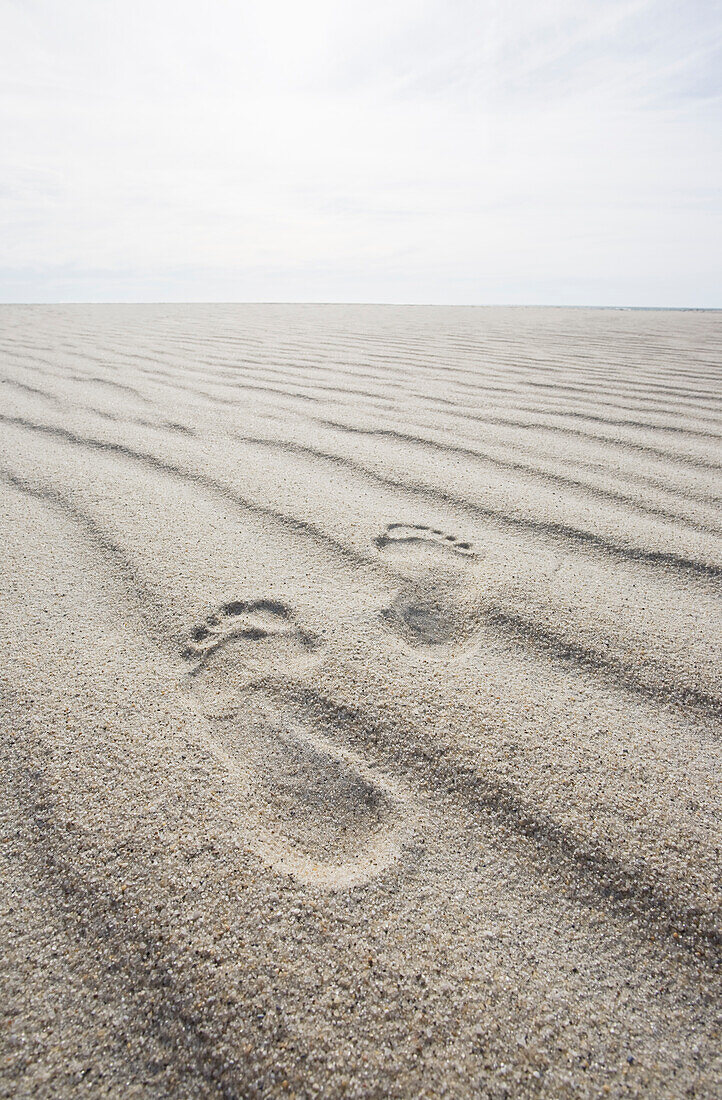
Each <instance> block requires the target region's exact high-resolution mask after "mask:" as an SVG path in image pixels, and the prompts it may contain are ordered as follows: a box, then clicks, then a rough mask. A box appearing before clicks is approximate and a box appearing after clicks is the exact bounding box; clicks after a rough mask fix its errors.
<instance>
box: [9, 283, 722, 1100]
mask: <svg viewBox="0 0 722 1100" xmlns="http://www.w3.org/2000/svg"><path fill="white" fill-rule="evenodd" d="M721 350H722V315H720V314H715V313H701V312H700V313H696V312H641V311H592V310H545V309H481V308H478V309H477V308H446V307H444V308H442V307H371V306H369V307H361V306H348V307H342V306H270V305H269V306H231V305H228V306H223V305H219V306H182V305H177V306H137V307H136V306H115V307H111V306H63V307H40V306H36V307H31V306H28V307H19V306H12V307H10V306H6V307H1V308H0V392H1V393H2V406H1V408H0V436H1V438H2V459H1V460H0V502H1V505H2V528H1V530H2V544H1V545H2V562H3V568H2V571H1V576H0V586H1V593H0V643H1V644H2V660H1V661H0V677H1V678H2V708H3V714H2V776H3V798H2V801H1V804H0V833H1V838H2V843H0V866H1V867H2V876H3V877H2V898H1V905H0V922H1V923H0V934H1V935H2V944H3V953H2V954H3V959H2V971H3V973H2V988H3V995H2V998H1V1003H0V1014H1V1016H2V1019H1V1021H0V1024H1V1026H2V1069H1V1070H0V1081H1V1085H0V1088H1V1089H2V1095H3V1096H8V1097H9V1096H12V1097H25V1096H28V1097H29V1096H32V1097H65V1096H99V1097H100V1096H111V1097H123V1098H126V1097H179V1098H192V1097H211V1096H213V1097H215V1096H222V1097H256V1096H257V1097H267V1096H294V1095H295V1096H298V1097H321V1096H323V1097H337V1096H348V1097H442V1096H447V1097H479V1096H484V1097H487V1096H488V1097H499V1098H501V1097H508V1098H516V1097H537V1096H538V1097H549V1098H554V1100H557V1098H567V1097H568V1098H570V1100H571V1098H575V1100H576V1098H579V1097H601V1096H612V1097H637V1096H639V1097H641V1096H644V1097H652V1096H653V1097H655V1098H656V1097H713V1096H718V1095H720V1090H721V1089H722V1065H721V1063H720V1049H721V1046H722V1043H721V1031H722V1001H721V999H720V986H721V984H722V983H721V976H722V975H721V971H720V956H721V947H722V921H721V920H720V900H721V895H722V876H721V871H722V855H721V849H722V830H721V828H720V813H719V810H720V784H719V760H720V733H721V723H720V718H721V716H722V690H721V688H720V668H721V667H722V660H721V657H722V654H721V652H720V651H721V649H722V630H721V629H720V590H721V589H722V514H721V513H720V509H719V503H720V501H719V490H720V466H721V465H722V449H721V448H720V438H721V436H722V389H721V387H720V352H721Z"/></svg>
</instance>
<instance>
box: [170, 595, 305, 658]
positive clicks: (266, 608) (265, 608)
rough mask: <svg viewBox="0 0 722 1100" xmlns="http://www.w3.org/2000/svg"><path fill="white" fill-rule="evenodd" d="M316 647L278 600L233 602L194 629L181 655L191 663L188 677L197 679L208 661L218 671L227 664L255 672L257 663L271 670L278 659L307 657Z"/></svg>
mask: <svg viewBox="0 0 722 1100" xmlns="http://www.w3.org/2000/svg"><path fill="white" fill-rule="evenodd" d="M317 646H318V641H317V639H316V638H315V637H314V636H313V635H312V634H310V633H309V632H308V631H306V630H304V629H303V628H302V627H300V626H299V625H298V624H297V623H296V621H295V618H294V616H293V613H292V612H291V610H290V608H288V607H287V606H286V605H285V604H283V603H281V602H280V601H279V600H233V601H231V602H230V603H226V604H223V606H222V607H220V608H219V609H218V610H217V611H215V612H213V613H212V614H210V615H208V617H207V618H206V619H205V620H204V622H202V623H199V624H198V625H196V626H194V627H193V629H192V630H191V633H190V640H189V642H188V644H187V645H186V647H185V649H184V650H183V653H182V655H183V657H184V658H185V659H186V660H187V661H190V662H192V664H193V667H192V669H191V675H192V676H198V675H199V674H201V673H203V672H204V671H205V670H206V669H208V668H209V667H210V664H209V663H210V660H211V658H214V660H213V665H214V668H215V669H216V671H218V672H220V670H221V666H222V665H225V664H228V663H230V664H233V665H235V666H236V667H237V668H238V666H239V665H240V666H241V667H252V668H254V669H255V668H257V666H258V664H259V663H262V664H264V665H266V666H267V667H270V666H272V665H273V664H274V663H277V662H278V661H279V659H280V660H283V661H288V660H289V659H291V660H293V659H296V658H300V657H307V656H308V655H310V654H311V653H313V651H314V650H315V649H316V648H317ZM221 653H223V656H224V660H220V657H221Z"/></svg>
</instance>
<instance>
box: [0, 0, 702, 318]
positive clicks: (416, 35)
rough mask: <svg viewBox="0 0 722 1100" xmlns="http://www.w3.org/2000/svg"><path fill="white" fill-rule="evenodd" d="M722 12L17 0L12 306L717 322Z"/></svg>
mask: <svg viewBox="0 0 722 1100" xmlns="http://www.w3.org/2000/svg"><path fill="white" fill-rule="evenodd" d="M721 180H722V4H721V3H720V2H719V0H675V2H674V3H670V2H667V0H664V2H662V0H428V2H424V0H333V2H332V0H304V2H302V3H301V2H299V0H253V2H250V0H203V3H200V2H190V0H121V2H117V0H63V2H62V3H58V2H57V0H0V301H4V302H29V301H37V302H53V301H59V302H65V301H95V302H100V301H324V302H334V301H350V302H353V301H358V302H363V301H370V302H424V303H425V302H439V303H456V302H458V303H480V304H485V303H491V304H495V303H520V304H533V303H543V304H558V305H562V304H569V305H616V306H686V307H710V306H711V307H720V306H722V189H721V188H720V182H721Z"/></svg>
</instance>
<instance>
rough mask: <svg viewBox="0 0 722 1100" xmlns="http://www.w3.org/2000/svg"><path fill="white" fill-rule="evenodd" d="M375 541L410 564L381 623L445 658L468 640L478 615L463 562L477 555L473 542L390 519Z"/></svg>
mask: <svg viewBox="0 0 722 1100" xmlns="http://www.w3.org/2000/svg"><path fill="white" fill-rule="evenodd" d="M375 545H376V546H377V547H378V549H379V550H380V551H381V552H382V553H384V554H388V553H392V554H395V555H402V556H403V561H404V563H405V564H406V565H407V567H409V568H408V569H407V572H408V576H407V577H406V580H405V582H404V586H403V588H402V590H401V591H400V592H399V593H398V594H397V596H396V597H395V599H394V600H393V602H392V603H391V605H390V606H389V607H387V608H384V609H383V610H382V611H381V618H382V620H383V622H384V624H385V625H386V626H388V627H390V628H391V629H392V630H394V631H395V632H396V633H397V634H398V635H400V636H401V637H402V638H403V639H404V640H405V641H406V642H407V643H408V644H409V645H412V646H414V647H416V648H421V649H425V650H427V651H428V652H429V655H433V656H439V657H447V656H450V655H453V654H454V653H460V652H463V651H464V650H465V649H467V648H468V647H469V646H470V645H471V644H473V641H474V638H475V636H476V633H477V632H478V629H479V626H480V622H481V614H480V611H479V607H478V599H477V597H476V594H475V591H474V589H473V586H472V585H471V584H470V583H469V578H468V575H467V574H468V563H469V561H471V560H475V559H477V558H478V554H477V552H476V551H475V549H474V547H473V545H472V543H470V542H467V541H465V540H463V539H460V538H458V537H457V536H456V535H451V534H447V533H445V532H444V531H441V530H439V529H438V528H435V527H427V526H424V525H422V524H408V523H390V524H389V525H388V527H386V529H385V530H384V531H383V532H382V533H381V534H380V535H378V536H377V538H376V539H375Z"/></svg>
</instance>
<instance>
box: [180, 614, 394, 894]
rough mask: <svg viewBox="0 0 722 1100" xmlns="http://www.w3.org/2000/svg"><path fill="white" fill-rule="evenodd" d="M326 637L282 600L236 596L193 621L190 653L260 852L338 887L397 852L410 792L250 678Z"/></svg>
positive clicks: (281, 666)
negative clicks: (304, 624) (309, 628)
mask: <svg viewBox="0 0 722 1100" xmlns="http://www.w3.org/2000/svg"><path fill="white" fill-rule="evenodd" d="M319 645H320V643H319V641H318V639H317V638H316V637H315V636H314V635H312V634H311V633H310V632H308V631H306V630H304V629H303V628H302V627H301V626H299V624H298V623H297V621H296V618H295V616H294V614H293V612H292V611H291V609H290V608H289V607H287V606H286V605H285V604H283V603H280V602H279V601H277V600H270V599H265V600H235V601H232V602H230V603H226V604H223V605H222V606H221V607H220V608H219V609H218V610H217V611H214V612H212V613H211V614H209V615H208V616H207V617H206V619H205V620H204V621H203V622H202V623H199V624H197V625H196V626H195V627H193V629H192V630H191V633H190V641H189V642H188V644H187V646H186V648H185V649H184V650H183V657H184V658H185V660H186V661H188V662H189V663H190V668H189V673H188V683H189V685H190V690H191V693H192V695H193V696H194V699H195V702H196V704H197V705H198V706H199V708H200V709H201V710H202V711H203V712H204V716H205V722H206V724H207V729H208V732H209V737H208V740H207V745H208V748H209V750H210V752H211V753H212V754H213V756H214V757H215V758H216V760H217V761H218V762H219V763H220V764H221V766H222V767H223V769H224V770H225V771H227V772H228V773H229V775H231V776H232V777H233V780H234V782H235V783H236V784H237V785H238V793H239V806H241V807H242V812H243V813H244V815H245V816H246V821H247V829H248V836H249V838H250V843H251V846H252V847H253V850H254V851H256V852H257V854H258V855H259V856H260V857H261V858H262V859H263V860H264V861H265V862H266V863H268V864H270V865H271V866H273V867H274V868H276V869H277V870H278V871H281V872H283V873H286V874H290V875H292V876H293V877H294V878H296V879H297V880H298V881H299V882H302V883H304V884H312V885H315V886H320V887H323V888H326V889H341V888H345V887H348V886H352V885H357V884H359V883H362V882H367V881H369V879H371V878H373V877H374V876H375V875H378V874H380V873H381V872H382V871H383V870H385V869H386V868H387V867H389V866H390V865H391V864H392V863H394V862H395V861H396V860H398V859H399V857H400V856H401V853H402V851H403V850H405V849H406V848H407V847H408V845H409V843H410V841H411V838H412V836H413V833H414V826H413V818H414V815H413V813H412V812H411V811H410V806H411V799H410V797H409V796H408V795H407V794H406V793H405V792H404V790H403V789H402V787H401V786H400V785H399V784H397V783H396V782H394V781H392V780H391V779H388V778H386V777H384V776H381V775H380V774H377V773H376V772H375V771H374V770H373V769H372V768H370V766H369V765H368V764H367V763H366V762H365V761H364V760H363V758H362V757H361V756H360V755H358V754H357V753H354V752H352V751H350V750H347V749H341V748H340V747H339V746H337V745H336V744H334V741H333V739H332V737H329V736H328V735H327V734H325V733H324V732H322V730H321V729H320V728H319V726H318V722H317V721H316V719H314V717H313V716H312V715H311V714H310V713H309V712H308V711H307V710H305V709H304V708H303V707H301V706H296V705H292V704H289V703H286V702H281V701H280V700H279V699H277V698H276V697H275V695H274V694H273V693H272V692H271V691H269V690H268V689H267V688H260V687H258V686H254V685H253V681H254V680H256V681H257V680H258V678H259V677H264V678H265V677H266V676H268V675H269V673H273V674H274V675H276V676H278V675H282V676H284V677H285V676H287V675H288V673H289V670H290V671H297V672H299V671H301V670H302V667H303V665H308V663H309V658H310V659H311V660H313V659H314V658H315V656H316V651H317V650H318V648H319Z"/></svg>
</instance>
